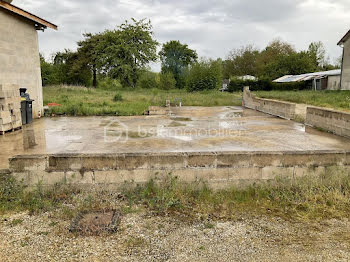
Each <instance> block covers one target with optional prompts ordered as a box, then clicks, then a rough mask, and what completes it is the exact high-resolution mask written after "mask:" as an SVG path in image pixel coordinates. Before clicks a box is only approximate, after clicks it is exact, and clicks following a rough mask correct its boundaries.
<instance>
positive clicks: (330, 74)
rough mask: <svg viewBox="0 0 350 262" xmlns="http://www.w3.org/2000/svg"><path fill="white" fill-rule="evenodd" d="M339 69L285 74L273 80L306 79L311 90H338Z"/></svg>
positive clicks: (297, 80)
mask: <svg viewBox="0 0 350 262" xmlns="http://www.w3.org/2000/svg"><path fill="white" fill-rule="evenodd" d="M340 76H341V70H340V69H336V70H330V71H323V72H316V73H308V74H302V75H285V76H282V77H280V78H278V79H276V80H274V81H273V82H276V83H288V82H300V81H308V82H310V86H311V87H312V89H313V90H340Z"/></svg>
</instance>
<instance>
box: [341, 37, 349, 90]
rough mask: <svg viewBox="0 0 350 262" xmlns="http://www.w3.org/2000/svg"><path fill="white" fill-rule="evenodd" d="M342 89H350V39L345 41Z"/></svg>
mask: <svg viewBox="0 0 350 262" xmlns="http://www.w3.org/2000/svg"><path fill="white" fill-rule="evenodd" d="M342 70H343V72H342V80H341V89H342V90H350V39H348V40H347V41H346V42H345V43H344V57H343V66H342Z"/></svg>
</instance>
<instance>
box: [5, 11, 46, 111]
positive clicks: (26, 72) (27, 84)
mask: <svg viewBox="0 0 350 262" xmlns="http://www.w3.org/2000/svg"><path fill="white" fill-rule="evenodd" d="M0 84H14V85H17V86H19V87H20V88H22V87H23V88H27V89H28V93H29V94H30V96H31V98H32V99H34V100H35V101H34V103H33V116H34V117H38V116H39V114H40V115H42V112H43V93H42V82H41V69H40V57H39V44H38V33H37V31H36V30H35V27H34V23H30V22H28V21H27V20H24V19H23V18H21V17H19V16H15V15H13V14H10V13H8V12H7V11H5V10H0ZM18 92H19V91H18Z"/></svg>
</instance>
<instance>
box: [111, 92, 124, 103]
mask: <svg viewBox="0 0 350 262" xmlns="http://www.w3.org/2000/svg"><path fill="white" fill-rule="evenodd" d="M113 101H114V102H121V101H123V96H122V95H121V94H119V93H117V94H115V96H114V97H113Z"/></svg>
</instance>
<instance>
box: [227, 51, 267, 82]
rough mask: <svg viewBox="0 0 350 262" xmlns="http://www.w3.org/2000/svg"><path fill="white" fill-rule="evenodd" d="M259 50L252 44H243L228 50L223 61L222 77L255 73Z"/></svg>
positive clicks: (254, 74)
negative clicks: (227, 54)
mask: <svg viewBox="0 0 350 262" xmlns="http://www.w3.org/2000/svg"><path fill="white" fill-rule="evenodd" d="M259 54H260V52H259V50H258V49H257V48H255V47H254V46H252V45H247V46H243V47H241V48H238V49H234V50H232V51H231V52H230V54H229V56H228V59H227V60H226V61H225V63H224V77H225V78H229V77H230V76H243V75H253V76H256V75H257V73H258V72H257V59H258V57H259Z"/></svg>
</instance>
